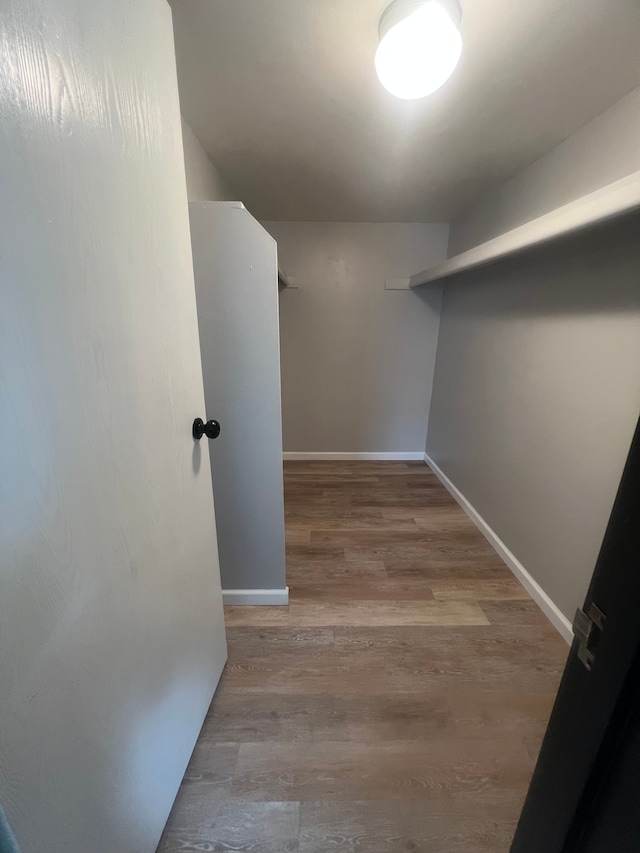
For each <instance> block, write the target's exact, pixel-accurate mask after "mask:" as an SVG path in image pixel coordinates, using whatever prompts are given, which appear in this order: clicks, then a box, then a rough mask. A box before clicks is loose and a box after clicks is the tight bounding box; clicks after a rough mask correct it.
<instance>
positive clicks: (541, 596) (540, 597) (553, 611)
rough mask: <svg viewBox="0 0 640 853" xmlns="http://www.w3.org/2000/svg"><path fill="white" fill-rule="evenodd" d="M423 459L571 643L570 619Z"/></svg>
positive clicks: (459, 494)
mask: <svg viewBox="0 0 640 853" xmlns="http://www.w3.org/2000/svg"><path fill="white" fill-rule="evenodd" d="M423 459H424V461H425V462H426V464H427V465H428V466H429V468H431V470H432V471H433V473H434V474H435V475H436V477H437V478H438V479H439V480H440V482H441V483H442V485H443V486H444V487H445V488H446V489H447V491H449V492H450V493H451V494H452V495H453V497H454V498H455V499H456V500H457V502H458V503H459V504H460V506H461V507H462V509H463V510H464V511H465V512H466V513H467V515H468V516H469V518H470V519H471V521H473V523H474V524H475V525H476V527H477V528H478V529H479V530H480V532H481V533H482V534H483V535H484V536H485V538H486V539H487V540H488V541H489V543H490V544H491V546H492V547H493V548H494V549H495V551H496V552H497V553H498V554H499V555H500V557H502V559H503V560H504V562H505V563H506V564H507V566H509V568H510V569H511V571H512V572H513V574H514V575H515V576H516V577H517V579H518V580H519V581H520V583H521V584H522V586H523V587H524V588H525V589H526V590H527V592H528V593H529V595H530V596H531V597H532V598H533V600H534V601H535V602H536V604H537V605H538V607H539V608H540V609H541V610H542V612H543V613H544V614H545V616H546V617H547V619H549V621H550V622H551V624H552V625H553V626H554V628H556V629H557V630H558V631H559V633H560V634H561V635H562V636H563V637H564V639H565V640H566V641H567V642H568V643H571V642H572V641H573V631H572V629H571V622H569V620H568V619H567V617H566V616H565V615H564V613H563V612H562V611H561V610H560V608H559V607H558V606H557V605H556V604H555V603H554V602H553V601H552V600H551V599H550V598H549V596H548V595H547V593H546V592H545V591H544V590H543V589H542V587H541V586H540V584H539V583H538V582H537V581H535V580H534V579H533V578H532V577H531V575H530V574H529V572H528V571H527V570H526V569H525V567H524V566H523V565H522V563H521V562H520V561H519V560H518V558H517V557H516V556H515V554H513V553H512V552H511V551H510V550H509V549H508V548H507V546H506V545H505V544H504V542H503V541H502V539H500V537H499V536H498V534H497V533H496V532H495V531H494V530H493V528H491V527H490V526H489V525H488V524H487V522H486V521H485V520H484V518H483V517H482V516H481V515H480V513H479V512H478V511H477V509H476V508H475V507H474V506H473V505H472V504H471V503H469V501H468V500H467V499H466V498H465V496H464V495H463V494H462V492H461V491H460V490H459V489H458V487H457V486H455V485H454V483H452V481H451V480H450V479H449V478H448V477H447V475H446V474H445V473H444V471H442V470H441V469H440V468H439V467H438V466H437V465H436V463H435V462H434V461H433V459H431V457H430V456H429V454H428V453H425V454H424V455H423Z"/></svg>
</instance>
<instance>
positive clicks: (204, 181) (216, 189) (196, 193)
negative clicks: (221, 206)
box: [182, 118, 236, 201]
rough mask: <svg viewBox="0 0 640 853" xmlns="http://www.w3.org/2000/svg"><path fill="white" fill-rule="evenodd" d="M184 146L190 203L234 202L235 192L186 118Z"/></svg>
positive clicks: (183, 134)
mask: <svg viewBox="0 0 640 853" xmlns="http://www.w3.org/2000/svg"><path fill="white" fill-rule="evenodd" d="M182 144H183V146H184V167H185V172H186V176H187V195H188V196H189V201H234V200H235V198H236V197H235V196H234V194H233V191H232V190H231V189H230V187H228V186H227V184H226V183H225V181H224V179H223V177H222V175H221V174H220V172H218V170H217V169H216V167H215V166H214V165H213V163H212V162H211V160H210V159H209V156H208V154H207V152H206V151H205V150H204V148H203V147H202V145H201V144H200V141H199V140H198V137H197V136H196V135H195V133H194V132H193V131H192V130H191V128H190V127H189V125H188V124H187V123H186V121H185V120H184V118H183V119H182Z"/></svg>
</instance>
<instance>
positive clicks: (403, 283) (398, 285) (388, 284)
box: [384, 278, 411, 290]
mask: <svg viewBox="0 0 640 853" xmlns="http://www.w3.org/2000/svg"><path fill="white" fill-rule="evenodd" d="M410 281H411V279H410V278H386V279H385V281H384V289H385V290H410V289H411V288H410V287H409V282H410Z"/></svg>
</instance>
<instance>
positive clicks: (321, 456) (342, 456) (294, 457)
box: [282, 450, 424, 462]
mask: <svg viewBox="0 0 640 853" xmlns="http://www.w3.org/2000/svg"><path fill="white" fill-rule="evenodd" d="M423 456H424V453H423V452H422V450H401V451H397V452H393V453H387V452H381V453H333V452H328V453H323V452H315V451H312V452H309V453H298V452H297V451H294V452H292V451H285V452H284V453H283V454H282V458H283V459H284V460H285V462H287V461H289V462H292V461H298V462H311V461H314V460H317V461H324V462H338V461H340V460H342V461H348V460H354V461H355V460H360V461H361V462H364V461H374V460H376V459H386V460H388V461H392V460H395V461H396V462H410V461H414V462H415V461H418V460H422V458H423Z"/></svg>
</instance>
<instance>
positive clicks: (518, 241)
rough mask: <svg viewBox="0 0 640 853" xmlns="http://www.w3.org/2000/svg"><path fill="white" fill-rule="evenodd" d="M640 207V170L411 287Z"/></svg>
mask: <svg viewBox="0 0 640 853" xmlns="http://www.w3.org/2000/svg"><path fill="white" fill-rule="evenodd" d="M638 208H640V172H633V173H632V174H631V175H627V176H626V177H625V178H622V179H621V180H619V181H614V183H612V184H608V185H607V186H606V187H602V189H599V190H596V191H595V192H592V193H589V194H588V195H585V196H582V197H581V198H578V199H576V200H575V201H571V202H569V203H568V204H564V205H562V207H558V208H556V209H555V210H552V211H550V212H549V213H545V214H544V215H543V216H539V217H538V218H537V219H532V220H531V221H530V222H526V223H525V224H524V225H520V226H518V228H514V229H513V230H512V231H507V232H506V233H504V234H501V235H500V236H499V237H494V238H493V239H492V240H488V241H487V242H486V243H481V244H480V245H479V246H475V247H474V248H473V249H469V250H468V251H466V252H462V253H461V254H460V255H455V256H454V257H453V258H449V260H447V261H443V262H442V263H441V264H438V265H437V266H435V267H431V268H430V269H427V270H423V271H422V272H419V273H416V275H413V276H411V278H410V279H409V287H410V288H412V289H413V288H416V287H423V286H424V285H425V284H432V283H433V282H436V281H441V280H442V279H445V278H449V276H452V275H457V274H458V273H461V272H465V271H467V270H473V269H477V268H478V267H483V266H487V265H488V264H492V263H494V262H495V261H498V260H500V259H501V258H506V257H509V256H511V255H515V254H517V253H518V252H522V251H524V250H525V249H529V248H531V247H533V246H539V245H542V244H543V243H549V242H551V241H552V240H557V239H559V238H560V237H564V236H565V235H568V234H574V233H576V232H577V231H581V230H583V229H585V228H589V227H591V226H593V225H597V224H598V223H601V222H606V221H607V220H610V219H614V218H616V217H618V216H622V215H624V214H625V213H630V212H631V211H633V210H637V209H638Z"/></svg>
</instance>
